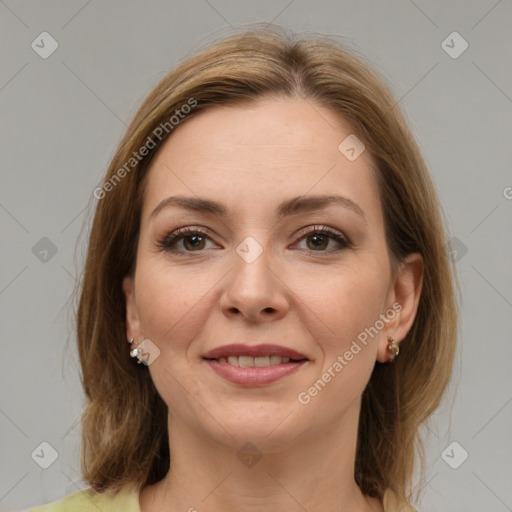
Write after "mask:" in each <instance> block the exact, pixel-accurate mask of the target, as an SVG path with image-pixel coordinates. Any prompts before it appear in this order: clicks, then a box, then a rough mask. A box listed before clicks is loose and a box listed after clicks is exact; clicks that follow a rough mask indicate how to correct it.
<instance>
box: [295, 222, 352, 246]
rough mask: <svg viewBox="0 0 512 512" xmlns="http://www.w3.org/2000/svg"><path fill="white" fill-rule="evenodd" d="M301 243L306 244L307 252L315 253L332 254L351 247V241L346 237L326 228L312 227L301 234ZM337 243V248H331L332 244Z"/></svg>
mask: <svg viewBox="0 0 512 512" xmlns="http://www.w3.org/2000/svg"><path fill="white" fill-rule="evenodd" d="M300 235H302V236H301V238H300V241H301V242H302V241H305V242H306V246H307V247H306V250H309V251H313V252H332V251H339V250H341V249H347V248H349V247H351V243H350V241H349V240H348V239H347V237H345V235H344V234H343V233H341V232H339V231H335V230H334V229H331V228H327V227H325V226H310V227H308V228H306V229H305V230H303V231H302V232H301V233H300ZM332 241H334V242H336V244H338V245H337V247H336V246H335V247H331V248H329V249H328V250H325V249H327V248H328V247H329V243H330V242H332Z"/></svg>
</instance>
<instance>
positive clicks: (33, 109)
mask: <svg viewBox="0 0 512 512" xmlns="http://www.w3.org/2000/svg"><path fill="white" fill-rule="evenodd" d="M260 20H268V21H270V20H274V21H275V22H276V23H279V24H281V25H283V26H285V27H289V28H292V29H296V30H298V31H301V32H302V31H314V32H320V33H327V34H343V35H345V36H346V37H347V39H348V41H349V43H350V44H351V45H352V46H353V47H354V48H356V49H357V50H359V51H361V52H362V53H363V54H365V55H366V56H367V58H368V59H369V60H370V61H371V62H373V63H375V64H374V67H375V68H376V69H377V71H379V72H380V73H381V74H382V75H383V76H384V77H385V78H386V79H387V80H388V82H389V83H390V84H392V88H393V90H394V92H395V94H396V96H397V98H399V99H400V106H401V107H402V108H403V109H404V110H405V112H406V115H407V118H408V119H409V121H410V124H411V126H412V129H413V131H414V133H415V135H416V137H417V139H418V141H419V143H420V146H421V148H422V151H423V153H424V156H425V158H426V160H427V163H428V165H429V168H430V169H431V172H432V174H433V177H434V179H435V182H436V184H437V187H438V189H439V193H440V196H441V200H442V203H443V205H444V207H445V209H446V217H447V224H448V228H449V232H450V238H451V237H456V239H455V240H454V241H453V242H452V246H453V247H454V248H455V249H457V259H458V263H457V267H458V271H459V275H460V280H461V288H462V297H461V302H462V311H463V317H462V324H461V336H460V338H461V344H460V346H459V352H458V356H457V362H456V373H455V382H457V383H458V384H457V385H452V388H451V392H450V394H449V395H448V396H447V399H446V400H445V402H444V404H443V405H442V407H441V408H440V409H439V411H438V413H437V414H436V415H435V418H434V420H433V422H432V424H431V425H430V426H429V427H428V428H427V429H425V433H426V434H427V435H428V438H427V454H428V460H429V467H428V472H427V477H426V481H425V482H424V486H425V487H424V494H423V498H422V500H421V502H420V503H418V504H417V507H418V509H419V510H420V511H465V512H468V511H486V512H493V511H496V512H500V511H506V510H512V486H511V485H510V483H511V476H512V475H511V473H512V472H511V461H512V456H511V455H512V449H511V448H512V441H511V439H512V437H511V436H510V432H511V431H512V429H511V423H512V421H511V420H512V404H511V401H512V386H511V381H512V376H511V371H510V369H511V360H512V357H511V356H512V349H511V344H510V329H511V327H512V321H511V318H512V315H511V309H512V287H511V281H512V275H511V272H510V261H511V256H512V255H511V252H512V250H511V247H512V244H511V232H512V230H510V227H509V228H508V229H507V228H506V225H507V220H508V225H509V226H510V220H511V210H512V200H511V198H512V188H510V187H512V176H511V173H510V162H511V158H510V157H511V153H512V140H511V139H510V136H511V133H512V116H511V113H512V71H511V70H512V66H511V64H512V62H511V60H512V59H511V56H512V31H511V26H512V25H511V22H512V3H511V1H510V0H501V1H496V0H481V1H478V2H477V1H475V0H472V1H451V2H443V1H441V0H439V1H421V0H415V1H414V2H413V1H411V0H399V1H398V0H397V1H386V2H381V1H378V0H372V1H365V2H357V1H355V0H353V1H339V0H338V1H334V0H328V1H323V2H316V3H315V4H313V2H312V1H307V0H293V1H290V0H273V1H269V0H264V1H258V2H255V1H254V2H248V1H235V0H208V1H206V0H191V1H189V2H185V1H181V2H178V1H173V2H164V1H148V2H142V1H136V0H131V1H123V2H121V1H120V0H118V1H109V2H99V1H98V0H92V1H91V0H90V1H84V0H74V1H67V2H64V1H45V2H38V1H14V0H9V1H4V2H0V34H1V36H0V37H1V41H2V53H1V56H0V59H1V78H0V101H1V109H2V111H1V120H2V122H1V127H0V130H1V134H0V136H1V141H2V153H1V156H2V181H1V184H2V186H1V188H0V222H1V229H2V246H1V251H2V255H1V261H2V265H1V267H0V314H1V318H2V350H1V355H0V365H1V382H0V393H1V409H0V429H1V432H2V440H1V453H2V459H1V460H2V464H1V469H0V509H1V510H2V511H17V510H23V509H25V508H28V507H30V506H34V505H36V504H41V503H43V502H47V501H50V500H54V499H57V498H59V497H61V496H63V495H64V494H68V493H70V492H72V491H74V490H76V489H77V488H79V487H83V483H81V481H80V472H79V469H80V467H79V449H80V445H79V440H80V426H79V423H78V421H77V420H78V418H79V414H80V409H81V406H82V403H83V401H82V395H81V388H80V382H79V377H78V365H77V359H76V349H75V346H74V335H73V330H72V324H71V318H72V316H71V314H70V313H69V297H70V294H71V292H72V290H73V287H74V285H75V276H76V275H78V273H79V271H80V267H81V264H82V261H83V252H84V240H85V235H86V234H87V223H88V219H90V215H91V208H92V207H94V201H91V195H92V191H93V189H94V187H95V186H96V185H97V183H98V182H99V180H100V177H101V176H102V174H103V173H104V171H105V169H106V167H107V165H108V162H109V160H110V158H111V157H112V155H113V152H114V149H115V146H116V145H117V142H118V141H119V139H120V137H121V135H122V133H123V132H124V130H125V126H126V125H127V123H128V121H129V120H130V119H131V117H132V115H133V114H134V112H135V110H136V108H137V106H138V105H139V103H140V102H141V101H142V100H143V98H144V97H145V96H146V94H147V93H148V92H149V91H150V89H151V88H152V87H153V86H154V85H155V84H156V82H157V81H158V80H159V79H160V78H161V77H163V75H164V74H165V73H166V72H167V71H168V70H169V69H170V68H172V67H173V66H174V65H175V64H176V63H177V62H178V60H180V59H183V58H184V57H186V56H188V55H190V54H191V53H193V52H194V51H195V50H196V49H197V48H198V47H199V46H200V45H201V44H203V43H204V42H206V41H209V40H211V39H212V37H219V36H221V35H227V34H228V33H230V32H231V31H232V29H233V28H237V27H240V26H242V25H244V24H247V23H250V22H253V21H260ZM43 31H47V32H49V33H50V34H51V36H52V37H53V38H54V39H55V40H56V41H57V42H58V45H59V46H58V49H57V50H56V51H55V52H54V53H53V54H52V55H50V56H49V57H48V58H46V59H43V58H41V57H40V56H39V54H38V53H36V51H34V50H33V49H32V47H31V43H32V41H34V40H35V41H36V43H37V42H39V45H40V46H42V44H41V43H40V39H41V38H38V36H39V34H41V32H43ZM454 31H457V32H458V33H459V34H460V35H461V36H462V37H463V38H464V40H465V41H467V43H468V45H469V46H468V48H467V50H466V51H465V52H464V53H462V54H461V55H460V56H458V58H453V57H452V56H450V55H449V54H448V53H447V51H445V49H447V50H449V51H451V52H452V54H453V53H454V52H458V51H460V50H461V49H462V48H463V46H462V44H463V41H462V40H461V39H457V37H456V38H455V39H453V37H452V38H448V40H447V42H446V43H444V45H443V46H442V42H443V41H444V40H445V39H446V38H447V36H449V35H450V34H451V33H452V32H454ZM452 39H453V42H452ZM45 41H46V42H45V49H46V50H47V49H48V48H49V47H50V46H49V41H48V40H45ZM446 45H448V47H447V46H446ZM450 46H451V47H452V48H451V49H450V48H449V47H450ZM444 48H445V49H444ZM507 187H509V188H507ZM45 237H46V238H47V239H49V241H51V242H49V241H48V240H46V239H44V240H42V241H41V239H42V238H45ZM34 247H35V248H34ZM55 250H57V252H56V253H55V254H53V253H54V252H55ZM45 251H47V252H45ZM127 349H128V347H127ZM452 403H453V414H452V415H451V420H450V413H449V411H450V408H451V405H452ZM41 442H47V443H49V444H50V445H51V446H52V447H53V448H54V449H55V450H56V451H57V452H58V454H59V456H58V458H57V459H56V460H55V461H54V462H53V463H52V464H51V465H50V466H49V467H48V468H47V469H43V468H41V467H40V466H39V465H38V464H43V465H44V464H46V463H49V462H51V461H52V452H51V449H49V448H48V447H47V446H46V445H43V446H42V447H40V443H41ZM452 442H457V443H458V445H451V443H452ZM450 445H451V446H450ZM447 447H448V449H447ZM446 449H447V450H446ZM34 450H35V452H34ZM463 450H464V451H463ZM465 452H467V453H468V454H469V457H468V458H467V460H465V461H464V462H463V463H462V464H461V461H462V460H463V459H464V456H465ZM32 453H34V455H33V458H32V456H31V454H32ZM443 453H444V458H443V457H442V456H441V455H442V454H443ZM448 462H449V463H450V464H451V465H452V466H457V465H458V468H457V469H453V468H452V467H450V465H449V464H448ZM459 464H460V465H459Z"/></svg>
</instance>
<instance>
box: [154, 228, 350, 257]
mask: <svg viewBox="0 0 512 512" xmlns="http://www.w3.org/2000/svg"><path fill="white" fill-rule="evenodd" d="M310 233H318V234H321V235H325V236H327V237H329V238H330V239H331V240H333V241H335V242H336V243H337V244H338V247H336V248H331V249H329V250H326V251H314V250H310V251H309V252H312V253H315V252H317V253H319V254H322V253H324V254H330V253H332V252H335V251H336V250H340V249H343V248H349V247H352V242H351V241H350V239H349V238H348V237H347V236H346V235H345V234H344V233H343V232H341V231H339V230H337V229H335V228H331V227H329V226H325V225H322V224H314V225H311V226H306V227H304V228H302V229H301V230H300V231H299V232H297V233H296V234H295V235H294V238H296V239H297V240H296V242H295V244H297V243H300V242H301V241H302V240H304V238H305V237H306V236H307V235H308V234H310ZM192 235H200V236H203V237H204V238H206V239H208V240H210V241H212V242H213V243H216V244H218V242H217V241H216V237H215V235H213V234H212V232H211V231H210V230H209V229H208V228H204V227H200V226H184V227H180V228H176V229H174V230H173V231H172V232H171V233H168V234H166V235H165V236H163V237H162V238H160V239H159V240H158V241H157V242H156V245H157V247H158V249H159V250H164V251H166V250H167V251H169V252H173V253H175V254H185V253H188V254H193V253H194V252H197V253H201V252H205V251H204V250H200V251H184V250H181V249H172V248H171V247H173V246H175V244H176V243H177V242H178V241H181V240H183V239H184V238H186V237H187V236H192Z"/></svg>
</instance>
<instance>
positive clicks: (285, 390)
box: [37, 29, 457, 512]
mask: <svg viewBox="0 0 512 512" xmlns="http://www.w3.org/2000/svg"><path fill="white" fill-rule="evenodd" d="M94 196H95V197H96V198H97V199H98V204H97V209H96V214H95V218H94V223H93V227H92V231H91V234H90V241H89V250H88V256H87V262H86V266H85V272H84V276H83V282H82V285H81V297H80V303H79V307H78V316H77V324H78V343H79V353H80V361H81V366H82V371H83V383H84V389H85V393H86V396H87V399H88V403H87V407H86V410H85V412H84V415H83V439H82V441H83V442H82V465H83V473H84V478H85V480H86V481H87V482H88V483H89V485H90V489H88V490H87V491H79V492H77V493H75V494H73V495H71V496H68V497H66V498H63V499H62V500H60V501H58V502H55V503H53V504H49V505H47V506H45V507H42V508H39V509H37V510H40V511H48V510H55V511H58V510H96V509H97V508H100V509H101V510H103V511H110V510H124V511H142V512H155V511H160V510H166V511H174V510H176V511H177V510H189V511H194V510H197V511H219V510H223V511H225V510H273V511H281V510H283V511H291V510H308V511H310V512H311V511H315V510H350V511H352V512H358V511H361V512H362V511H386V512H390V511H393V512H395V511H398V510H401V511H402V512H405V511H407V510H409V511H410V510H414V509H413V508H412V506H411V505H410V504H409V501H410V500H411V496H412V489H413V487H412V474H413V469H414V467H415V462H416V461H417V460H420V461H422V451H421V449H419V450H418V451H417V453H415V450H416V448H417V446H420V447H421V443H420V438H419V434H418V428H419V426H420V425H421V424H422V422H424V421H425V420H426V419H427V418H428V417H429V416H430V415H431V413H432V412H433V411H434V410H435V409H436V407H437V406H438V404H439V402H440V400H441V397H442V394H443V392H444V390H445V388H446V386H447V383H448V381H449V378H450V374H451V368H452V361H453V357H454V350H455V339H456V324H457V310H456V302H455V296H454V282H455V278H454V273H453V266H452V264H451V262H450V261H449V259H448V257H447V254H446V252H445V250H444V243H445V234H444V229H443V225H442V221H441V215H440V206H439V203H438V200H437V197H436V192H435V189H434V187H433V185H432V182H431V180H430V177H429V175H428V172H427V170H426V167H425V164H424V162H423V160H422V157H421V155H420V152H419V150H418V148H417V145H416V143H415V142H414V139H413V137H412V135H411V133H410V131H409V129H408V127H407V125H406V122H405V121H404V119H403V117H402V115H401V114H400V112H399V109H398V106H397V101H396V100H395V99H394V98H393V96H392V95H391V94H390V92H389V91H388V89H387V88H386V87H385V85H383V83H382V81H381V80H380V79H379V78H378V77H377V76H376V75H375V74H374V73H373V72H372V71H370V70H369V68H368V67H367V66H366V65H365V64H363V63H362V61H361V60H360V59H359V58H356V57H355V56H354V55H353V54H351V53H349V52H348V51H347V50H345V49H343V48H341V47H339V45H336V44H334V43H332V42H329V41H326V40H323V39H302V40H298V41H294V40H292V38H290V37H287V36H285V35H283V34H282V33H280V32H279V31H278V30H276V29H265V30H252V31H246V32H243V33H240V34H238V35H235V36H232V37H230V38H228V39H225V40H223V41H221V42H218V43H216V44H214V45H211V46H209V47H208V48H206V49H205V50H204V51H202V52H201V53H199V54H197V55H196V56H194V57H192V58H190V59H188V60H187V61H185V62H184V63H182V64H181V65H180V66H179V67H178V68H177V69H175V70H174V71H172V72H171V73H170V74H168V75H167V76H166V77H165V78H164V79H163V80H162V81H161V82H160V83H159V84H158V85H157V87H156V88H155V89H154V90H153V91H152V92H151V94H150V95H149V96H148V98H147V99H146V100H145V101H144V103H143V105H142V106H141V107H140V109H139V111H138V112H137V114H136V115H135V118H134V119H133V121H132V123H131V124H130V126H129V127H128V130H127V132H126V134H125V136H124V138H123V140H122V141H121V143H120V145H119V148H118V150H117V153H116V155H115V156H114V158H113V160H112V163H111V165H110V168H109V170H108V173H107V175H106V177H105V180H104V182H103V184H102V185H101V187H99V188H98V189H96V190H95V192H94ZM126 340H128V341H129V344H128V343H126ZM134 363H136V364H134ZM141 363H143V364H141Z"/></svg>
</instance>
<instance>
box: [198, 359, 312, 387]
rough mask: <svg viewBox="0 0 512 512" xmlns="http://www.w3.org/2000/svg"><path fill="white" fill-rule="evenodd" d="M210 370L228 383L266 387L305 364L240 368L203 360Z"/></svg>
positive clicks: (301, 362)
mask: <svg viewBox="0 0 512 512" xmlns="http://www.w3.org/2000/svg"><path fill="white" fill-rule="evenodd" d="M205 361H206V362H207V363H208V364H209V365H210V368H212V370H213V371H214V372H215V373H217V375H220V376H221V377H223V378H224V379H226V380H228V381H229V382H233V383H234V384H239V385H240V386H246V387H257V386H266V385H267V384H271V383H272V382H275V381H277V380H279V379H282V378H283V377H286V376H287V375H291V374H292V373H295V372H296V371H298V369H299V368H300V367H301V366H302V365H303V364H304V363H306V361H297V362H290V363H283V364H276V365H273V366H263V367H252V368H241V367H238V366H233V365H231V364H229V363H219V362H218V361H215V360H213V359H205Z"/></svg>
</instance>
